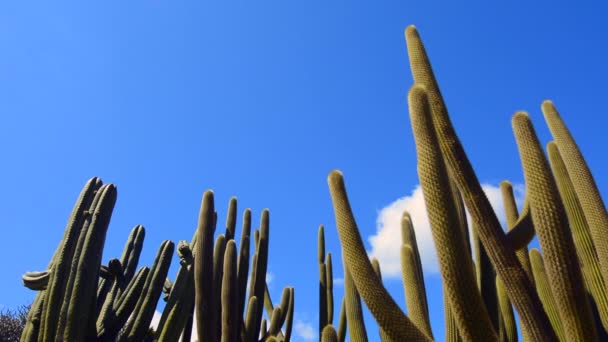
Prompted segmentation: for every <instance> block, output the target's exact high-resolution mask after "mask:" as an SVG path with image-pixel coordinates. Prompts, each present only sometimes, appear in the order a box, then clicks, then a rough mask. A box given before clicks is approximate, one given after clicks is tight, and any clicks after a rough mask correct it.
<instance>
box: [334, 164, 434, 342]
mask: <svg viewBox="0 0 608 342" xmlns="http://www.w3.org/2000/svg"><path fill="white" fill-rule="evenodd" d="M327 182H328V184H329V188H330V193H331V197H332V202H333V205H334V215H335V217H336V226H337V227H338V233H339V236H340V242H341V244H342V254H343V260H344V264H345V270H346V269H347V270H348V271H349V272H351V274H352V280H353V283H354V287H356V289H357V290H358V291H360V292H359V293H360V294H361V297H362V298H363V300H364V301H365V303H366V304H367V307H368V308H369V309H370V311H371V313H372V315H373V316H374V318H375V319H376V321H377V322H378V325H379V326H380V327H381V328H382V329H384V331H385V332H386V333H387V335H388V336H389V337H390V338H391V339H393V340H408V339H411V340H413V341H429V340H430V338H429V337H428V336H426V335H425V334H424V333H422V332H421V331H420V330H419V329H418V328H417V327H416V326H415V325H414V324H413V323H412V322H411V321H410V320H409V319H408V318H407V317H406V316H405V314H404V313H403V311H401V309H400V308H399V306H398V305H397V303H395V301H394V299H393V298H392V297H391V296H390V295H389V294H388V292H387V291H386V289H384V287H383V286H382V283H381V282H380V281H379V279H378V277H376V276H375V275H374V273H373V272H374V270H373V269H372V265H371V263H370V261H369V259H368V258H367V253H366V251H365V248H364V247H363V241H362V240H361V236H360V235H359V230H358V228H357V224H356V222H355V218H354V217H353V213H352V210H351V208H350V203H349V202H348V197H347V195H346V188H345V186H344V179H343V177H342V173H341V172H339V171H333V172H331V173H330V174H329V177H328V179H327ZM345 286H346V277H345ZM351 309H352V308H349V305H348V304H347V310H349V311H350V310H351ZM348 321H349V326H350V327H351V329H350V330H352V327H353V324H354V322H353V321H351V319H350V317H349V319H348ZM353 341H354V339H353Z"/></svg>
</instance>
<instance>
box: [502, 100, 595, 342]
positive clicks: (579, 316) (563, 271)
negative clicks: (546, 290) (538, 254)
mask: <svg viewBox="0 0 608 342" xmlns="http://www.w3.org/2000/svg"><path fill="white" fill-rule="evenodd" d="M512 121H513V132H514V134H515V138H516V141H517V147H518V149H519V153H520V155H521V162H522V166H523V170H524V176H525V179H526V187H527V189H528V194H529V196H530V206H531V207H532V209H533V210H532V219H533V221H534V223H535V227H536V233H537V235H538V240H539V242H540V245H541V247H542V248H543V252H544V253H545V268H546V270H547V276H548V278H549V281H550V284H551V290H552V293H553V294H554V297H555V301H556V303H557V306H558V309H559V314H560V317H561V320H562V324H563V326H564V333H565V334H566V336H567V338H568V340H570V341H596V340H597V330H596V327H595V324H594V321H593V317H592V316H591V310H590V307H589V303H588V302H587V300H586V293H585V286H584V284H583V278H582V274H581V270H580V267H579V263H578V259H577V256H576V250H575V247H574V241H573V239H572V234H571V233H570V231H569V229H568V219H567V217H566V211H565V209H564V205H563V203H562V200H561V198H560V197H559V193H558V190H557V185H556V184H555V179H554V178H553V175H552V174H551V171H550V168H549V164H548V162H547V159H546V157H545V155H544V152H543V149H542V147H541V145H540V142H539V141H538V137H537V136H536V132H535V131H534V127H532V121H531V120H530V118H529V117H528V115H527V114H526V113H524V112H518V113H516V114H515V115H514V116H513V120H512Z"/></svg>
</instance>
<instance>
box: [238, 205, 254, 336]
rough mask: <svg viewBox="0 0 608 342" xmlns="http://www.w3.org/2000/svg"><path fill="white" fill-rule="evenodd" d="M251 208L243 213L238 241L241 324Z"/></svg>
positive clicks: (247, 261)
mask: <svg viewBox="0 0 608 342" xmlns="http://www.w3.org/2000/svg"><path fill="white" fill-rule="evenodd" d="M250 234H251V210H250V209H245V212H244V213H243V228H242V231H241V240H240V241H239V256H238V265H237V282H238V285H237V286H238V292H237V293H238V298H239V299H238V307H237V308H238V309H237V310H238V312H239V317H240V320H241V323H240V324H239V325H241V324H242V321H243V318H242V317H243V315H244V312H243V311H244V310H245V301H246V299H247V298H246V292H247V276H248V275H249V250H250V247H251V241H250V240H251V239H250Z"/></svg>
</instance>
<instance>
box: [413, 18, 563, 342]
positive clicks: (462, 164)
mask: <svg viewBox="0 0 608 342" xmlns="http://www.w3.org/2000/svg"><path fill="white" fill-rule="evenodd" d="M405 35H406V41H407V46H408V55H409V56H410V65H411V70H412V74H413V77H414V81H415V83H417V84H419V85H422V86H424V87H425V88H426V90H427V92H428V95H429V102H430V104H431V111H432V113H433V122H434V124H435V130H436V131H437V137H438V139H439V145H440V148H441V152H442V155H443V158H444V159H445V162H446V165H447V166H448V169H449V170H450V176H451V177H452V179H453V181H454V182H455V183H456V184H457V185H458V189H459V190H460V191H461V194H462V196H463V200H464V202H465V205H466V207H467V209H468V210H469V212H470V214H471V219H472V220H473V222H475V224H476V227H477V228H478V230H479V232H478V233H479V237H480V239H481V241H482V243H483V245H484V247H485V248H486V252H487V253H488V256H489V257H490V259H491V261H492V264H493V265H494V269H495V270H496V272H497V274H498V275H499V276H500V278H501V279H502V280H503V282H504V284H505V289H506V290H507V293H508V294H509V298H511V300H512V302H513V304H514V306H515V307H516V308H517V311H518V312H519V314H520V317H522V323H523V325H524V326H525V329H526V331H528V332H529V334H530V337H531V338H532V339H534V340H536V341H553V340H555V334H554V333H553V331H552V329H551V325H550V323H549V320H548V319H547V316H546V314H545V313H544V312H543V310H542V304H541V303H540V299H539V298H538V295H537V294H536V292H535V291H534V288H533V286H532V284H531V283H530V281H529V279H528V277H527V276H526V274H525V272H524V270H523V269H522V267H521V264H520V263H519V261H518V260H517V257H516V256H515V251H514V250H513V249H512V248H511V246H510V245H509V243H508V242H507V238H506V237H505V235H504V233H503V231H502V228H501V227H500V223H499V221H498V218H497V217H496V214H495V213H494V210H493V209H492V206H491V205H490V202H489V201H488V199H487V197H486V195H485V193H484V191H483V189H482V188H481V185H480V183H479V181H478V180H477V176H476V175H475V172H474V170H473V167H472V166H471V164H470V162H469V160H468V158H467V157H466V154H465V152H464V149H463V147H462V145H461V144H460V141H459V139H458V137H457V136H456V133H455V131H454V128H453V127H452V124H451V122H450V119H449V117H448V113H447V109H446V106H445V104H444V102H443V98H442V96H441V92H440V91H439V87H438V85H437V81H436V80H435V76H434V75H433V71H432V68H431V65H430V62H429V59H428V56H427V54H426V51H425V48H424V46H423V45H422V41H421V40H420V37H419V35H418V32H417V31H416V28H415V27H413V26H410V27H408V28H407V29H406V32H405Z"/></svg>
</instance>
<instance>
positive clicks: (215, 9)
mask: <svg viewBox="0 0 608 342" xmlns="http://www.w3.org/2000/svg"><path fill="white" fill-rule="evenodd" d="M606 17H608V8H607V7H606V6H603V5H597V4H596V5H589V4H583V3H578V4H577V5H572V6H565V5H562V6H558V5H555V3H554V2H543V4H539V2H535V4H534V5H530V4H529V3H524V2H517V3H508V4H507V3H505V2H501V3H495V4H494V3H493V4H492V5H489V4H488V3H487V2H479V3H478V4H475V5H472V4H470V5H469V4H464V3H462V2H460V3H458V4H450V5H448V4H445V3H441V4H440V3H437V2H423V1H416V2H413V1H390V2H385V3H383V4H379V3H374V4H373V5H372V3H371V2H360V1H359V2H352V1H348V2H347V1H331V2H327V1H322V2H317V1H305V2H297V4H296V2H280V1H276V2H259V1H257V2H245V1H243V2H234V3H231V4H227V3H225V2H222V3H221V4H220V2H214V3H213V4H206V5H200V4H194V3H193V2H188V3H184V2H175V1H128V2H120V1H111V2H104V5H103V6H101V5H99V6H94V5H91V4H88V3H87V4H86V5H83V4H82V3H71V4H63V3H62V4H59V3H57V2H38V3H35V4H34V3H28V4H26V3H24V2H2V3H1V4H0V49H1V53H0V156H1V158H2V168H0V188H1V189H2V190H1V195H0V231H1V232H2V233H1V234H2V240H3V242H4V243H3V247H2V248H0V260H3V261H2V263H1V268H0V269H1V271H2V275H3V280H4V281H3V282H1V283H0V293H2V296H0V304H1V305H2V307H16V306H17V305H20V304H27V303H29V302H30V301H31V300H32V299H33V297H34V293H33V292H32V291H29V290H27V289H25V288H24V287H22V285H21V275H22V274H23V272H25V271H28V270H41V269H43V268H44V267H46V264H47V263H48V261H49V259H50V257H51V255H52V253H53V251H54V249H55V247H56V245H57V243H58V241H59V239H60V238H61V236H62V234H63V228H64V225H65V222H66V220H67V217H68V215H69V212H70V210H71V207H72V205H73V203H74V200H75V199H76V197H77V195H78V193H79V191H80V189H81V187H82V185H83V184H84V182H85V181H86V180H87V179H88V178H90V177H91V176H99V177H101V178H102V179H103V180H104V181H105V182H112V183H115V184H116V185H117V186H118V201H117V204H116V209H115V211H114V215H113V218H112V222H111V225H110V229H109V231H108V236H107V243H106V248H105V251H104V260H107V259H108V258H110V257H117V256H119V255H120V253H121V250H122V247H123V244H124V242H125V240H126V238H127V236H128V234H129V231H130V229H131V227H132V226H134V225H135V224H143V225H144V226H145V227H146V228H147V233H146V241H145V248H144V252H143V256H142V259H141V264H148V265H149V264H151V263H152V260H153V258H154V255H155V254H156V250H157V248H158V246H159V245H160V243H161V241H162V240H164V239H171V240H174V241H178V240H181V239H188V240H189V239H190V238H191V237H192V234H193V232H194V230H195V228H196V222H197V216H198V210H199V205H200V200H201V195H202V193H203V191H204V190H205V189H214V191H215V194H216V199H217V202H216V206H217V208H218V213H219V217H220V219H219V223H220V224H222V225H223V223H224V220H225V216H224V215H225V212H226V208H227V204H228V199H229V198H230V196H233V195H236V196H237V197H238V199H239V212H241V211H242V209H244V208H246V207H250V208H252V210H253V213H254V220H255V222H258V220H259V214H260V212H261V210H262V209H263V208H270V211H271V238H270V264H269V270H270V272H272V274H273V275H274V277H273V280H272V282H271V291H272V293H273V297H274V299H275V300H278V298H279V296H280V291H281V289H282V287H283V286H286V285H291V286H295V288H296V313H297V314H298V319H299V320H300V321H301V322H302V324H303V325H306V324H311V325H312V326H313V327H314V328H315V329H316V321H317V310H318V308H317V278H318V266H317V261H316V248H317V246H316V241H317V227H318V225H319V224H321V223H323V224H325V225H326V227H327V228H326V233H327V241H328V250H329V251H331V252H333V254H334V260H335V261H336V262H335V265H334V266H335V267H334V271H335V274H336V277H341V273H342V268H341V265H340V261H339V260H340V259H339V255H340V249H339V244H338V237H337V231H336V229H335V221H334V218H333V211H332V205H331V201H330V197H329V192H328V188H327V183H326V177H327V174H328V173H329V172H330V171H331V170H332V169H336V168H338V169H341V170H342V171H343V172H344V174H345V179H346V183H347V188H348V190H349V195H350V198H351V203H352V206H353V209H354V211H355V215H356V218H357V220H358V223H359V227H360V230H361V233H362V235H363V237H364V239H365V241H366V242H367V241H368V240H367V239H368V238H369V237H370V236H371V235H373V234H375V233H376V230H377V227H376V220H377V217H378V213H379V212H380V210H381V209H382V208H384V207H386V206H387V205H389V204H390V203H392V202H394V201H395V200H397V199H398V198H401V197H403V196H406V195H410V194H411V192H412V190H413V189H414V188H415V186H416V185H417V184H418V179H417V175H416V160H415V150H414V145H413V137H412V134H411V128H410V124H409V120H408V113H407V103H406V94H407V90H408V89H409V87H410V86H411V85H412V79H411V76H410V72H409V67H408V59H407V54H406V48H405V42H404V38H403V30H404V28H405V27H406V26H407V25H409V24H415V25H416V26H417V27H418V29H419V31H420V33H421V35H422V38H423V40H424V41H425V43H426V46H427V49H428V52H429V54H430V57H431V60H432V62H433V65H434V68H435V71H436V74H437V77H438V80H439V82H440V86H441V88H442V90H443V93H444V96H445V99H446V102H447V104H448V107H449V109H450V112H451V115H452V120H453V122H454V125H455V126H456V130H457V132H458V134H459V135H460V137H461V139H462V141H463V143H464V145H465V148H466V150H467V152H468V153H469V157H470V159H471V161H472V162H473V165H474V166H475V168H476V170H477V172H478V175H479V178H480V179H481V180H482V181H483V182H487V183H491V184H494V185H496V184H498V183H499V182H500V181H501V180H503V179H510V180H512V181H513V182H514V183H522V182H523V177H522V174H521V171H520V170H521V168H520V161H519V157H518V155H517V148H516V145H515V142H514V139H513V135H512V133H511V124H510V117H511V115H512V114H513V113H514V112H515V111H516V110H520V109H524V110H527V111H529V113H530V115H531V117H532V119H533V121H534V123H535V126H536V129H537V131H538V133H539V135H540V137H541V139H542V141H543V142H546V141H548V140H549V139H550V136H549V133H548V129H547V128H546V125H545V124H544V121H543V118H542V114H541V112H540V104H541V101H542V100H544V99H546V98H550V99H552V100H554V102H555V104H556V106H557V107H558V109H559V110H560V111H561V113H562V115H563V117H564V119H565V120H566V122H567V124H568V125H569V127H570V129H571V131H572V132H573V134H574V135H575V137H576V139H577V141H578V143H579V144H580V146H581V148H582V150H583V153H584V154H585V156H586V158H587V161H588V163H589V164H590V166H591V168H592V170H593V171H594V174H595V175H596V180H597V182H598V185H599V186H600V189H601V191H602V193H603V194H604V196H606V194H608V179H607V178H606V177H604V175H605V174H606V173H607V172H608V162H607V161H606V159H605V155H606V150H605V148H606V144H605V142H604V141H603V140H601V139H604V134H605V130H606V125H607V123H608V119H606V113H605V111H606V109H605V106H603V99H604V98H605V97H606V94H608V86H607V84H608V83H607V82H606V79H607V78H608V64H607V63H606V61H607V60H608V49H607V47H606V42H607V39H606V37H607V33H608V21H606V20H605V19H606ZM239 224H240V220H239ZM239 228H240V226H239ZM239 234H240V229H239V230H238V231H237V235H239ZM395 238H399V237H395ZM368 247H369V248H371V246H369V245H368ZM176 272H177V263H174V265H173V267H172V268H171V270H170V276H171V277H174V276H175V273H176ZM438 279H439V276H438V275H429V276H428V277H427V284H428V287H429V294H428V295H429V297H430V299H429V300H430V303H431V308H432V325H433V330H434V332H435V335H436V337H437V338H438V340H442V339H443V334H444V333H443V316H442V301H441V292H440V287H439V286H440V285H439V281H438ZM386 286H387V288H388V289H389V290H390V291H391V293H392V294H393V296H394V297H395V298H396V300H397V301H398V302H399V303H403V302H404V301H403V294H402V288H401V282H400V280H399V279H389V280H387V281H386ZM335 292H336V298H341V296H342V288H341V287H340V286H339V285H337V286H336V289H335ZM336 307H337V308H338V307H339V303H336ZM336 311H337V310H336ZM367 319H368V323H371V317H368V318H367ZM369 325H370V332H369V334H370V338H371V339H372V340H375V339H377V334H376V332H375V328H371V325H372V324H369Z"/></svg>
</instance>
